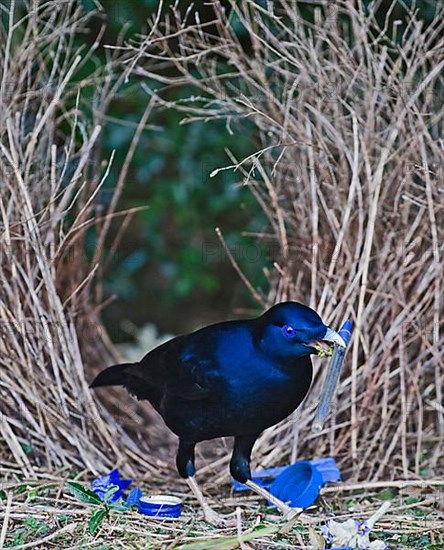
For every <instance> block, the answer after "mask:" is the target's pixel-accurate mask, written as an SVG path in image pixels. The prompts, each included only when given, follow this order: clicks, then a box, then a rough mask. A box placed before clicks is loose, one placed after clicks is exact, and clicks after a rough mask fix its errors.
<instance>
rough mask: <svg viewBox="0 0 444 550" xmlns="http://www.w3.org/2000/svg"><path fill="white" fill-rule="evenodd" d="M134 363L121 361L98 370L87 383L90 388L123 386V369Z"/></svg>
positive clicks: (124, 377)
mask: <svg viewBox="0 0 444 550" xmlns="http://www.w3.org/2000/svg"><path fill="white" fill-rule="evenodd" d="M133 365H134V363H121V364H120V365H113V366H112V367H108V368H107V369H105V370H103V371H102V372H100V373H99V374H98V375H97V376H96V377H95V378H94V380H93V381H92V382H91V384H90V385H89V387H90V388H99V387H100V386H124V385H125V384H126V382H127V375H126V373H125V370H126V369H127V368H128V367H132V366H133Z"/></svg>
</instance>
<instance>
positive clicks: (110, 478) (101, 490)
mask: <svg viewBox="0 0 444 550" xmlns="http://www.w3.org/2000/svg"><path fill="white" fill-rule="evenodd" d="M113 485H115V486H117V487H118V490H117V491H116V492H115V493H113V494H112V495H111V496H110V497H109V501H110V502H113V501H115V500H118V499H119V498H120V497H123V491H124V490H125V489H126V488H127V487H128V486H129V485H131V480H130V479H120V473H119V470H118V469H117V468H116V469H115V470H113V471H112V472H110V473H109V474H107V475H106V476H102V477H98V478H96V479H94V480H93V481H91V490H92V491H93V492H94V493H95V494H96V495H97V496H98V497H99V498H100V499H101V500H105V496H106V494H107V492H108V491H109V490H110V489H111V487H112V486H113Z"/></svg>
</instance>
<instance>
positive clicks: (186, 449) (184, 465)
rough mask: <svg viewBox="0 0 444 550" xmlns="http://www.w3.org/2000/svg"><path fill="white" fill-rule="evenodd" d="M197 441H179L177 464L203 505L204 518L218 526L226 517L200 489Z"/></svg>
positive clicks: (180, 472)
mask: <svg viewBox="0 0 444 550" xmlns="http://www.w3.org/2000/svg"><path fill="white" fill-rule="evenodd" d="M195 445H196V443H195V442H188V441H182V440H180V441H179V449H178V451H177V457H176V465H177V469H178V471H179V474H180V475H181V476H182V477H183V478H185V481H186V482H187V484H188V486H189V488H190V489H191V491H192V493H193V495H194V496H195V497H196V498H197V501H198V502H199V504H200V505H201V506H202V510H203V513H204V519H205V521H207V522H208V523H211V524H212V525H215V526H218V525H222V524H223V523H224V518H223V517H221V516H219V514H218V513H217V512H216V511H215V510H213V509H212V508H211V506H210V505H209V504H208V502H207V501H206V500H205V497H204V496H203V494H202V491H201V490H200V487H199V485H198V484H197V481H196V478H195V473H196V469H195V467H194V447H195Z"/></svg>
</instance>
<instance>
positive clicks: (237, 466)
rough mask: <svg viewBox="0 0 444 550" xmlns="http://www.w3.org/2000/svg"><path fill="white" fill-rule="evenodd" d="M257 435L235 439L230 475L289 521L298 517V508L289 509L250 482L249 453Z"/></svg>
mask: <svg viewBox="0 0 444 550" xmlns="http://www.w3.org/2000/svg"><path fill="white" fill-rule="evenodd" d="M259 435H260V433H257V434H252V435H242V436H237V437H236V438H235V440H234V449H233V456H232V457H231V462H230V472H231V475H232V476H233V477H234V479H236V480H237V481H240V482H241V483H244V484H245V485H247V487H249V488H250V489H251V490H252V491H254V492H255V493H257V494H258V495H260V496H261V497H263V498H265V499H267V500H269V501H270V502H271V503H273V504H274V505H275V506H276V508H277V509H278V510H279V511H280V512H282V513H283V514H284V516H285V518H286V519H291V518H292V517H294V516H296V515H298V514H299V512H300V511H301V510H300V509H298V508H291V506H288V504H285V502H282V500H280V499H278V498H276V497H275V496H273V495H272V494H271V493H270V492H269V491H267V490H266V489H264V488H263V487H260V486H259V485H257V483H254V481H252V480H251V471H250V457H251V451H252V449H253V445H254V443H255V442H256V439H257V438H258V437H259Z"/></svg>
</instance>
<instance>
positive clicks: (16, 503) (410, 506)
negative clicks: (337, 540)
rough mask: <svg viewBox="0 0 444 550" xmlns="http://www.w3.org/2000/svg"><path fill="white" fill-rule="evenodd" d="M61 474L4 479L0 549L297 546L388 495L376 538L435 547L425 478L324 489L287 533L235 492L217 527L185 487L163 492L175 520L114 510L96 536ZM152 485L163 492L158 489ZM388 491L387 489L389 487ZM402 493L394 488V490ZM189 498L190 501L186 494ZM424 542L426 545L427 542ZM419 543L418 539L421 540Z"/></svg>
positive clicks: (436, 516) (438, 507) (436, 494)
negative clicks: (176, 511)
mask: <svg viewBox="0 0 444 550" xmlns="http://www.w3.org/2000/svg"><path fill="white" fill-rule="evenodd" d="M66 480H67V477H66V475H63V474H62V475H60V473H57V472H55V473H54V474H53V475H51V476H44V477H42V478H41V479H39V480H37V481H33V482H28V483H24V482H16V483H9V484H6V485H5V491H6V493H7V498H5V500H3V501H2V504H3V505H2V506H1V508H0V520H1V523H2V525H3V528H2V530H1V535H0V548H1V547H2V544H4V547H5V548H6V547H12V548H17V550H18V549H19V548H20V549H23V550H24V549H25V548H32V547H40V548H42V547H44V548H50V547H55V548H62V547H63V548H72V549H75V548H83V547H88V548H100V549H101V550H105V549H106V550H108V549H109V550H112V549H113V550H114V549H115V548H162V549H165V550H166V549H169V548H182V549H184V550H209V549H213V550H216V549H217V550H228V549H230V548H238V547H239V548H243V549H244V550H248V549H252V548H255V549H258V550H265V549H286V548H288V549H290V548H291V549H302V548H311V549H313V548H319V546H315V542H314V540H315V539H314V535H313V533H317V532H319V531H318V529H319V527H320V525H321V524H323V523H325V521H326V520H327V519H328V518H329V517H331V514H332V512H334V514H335V519H336V520H337V521H345V520H346V519H348V518H349V517H350V513H353V516H354V517H355V518H361V519H368V518H369V517H370V516H371V515H372V514H373V513H374V512H375V511H376V510H377V509H378V508H379V506H380V505H381V502H382V501H384V500H386V499H388V498H390V499H391V501H392V502H391V507H390V509H389V511H388V512H387V513H386V514H385V515H384V517H383V518H382V519H380V520H379V521H378V522H377V524H376V527H375V530H374V536H373V538H376V539H379V540H385V541H387V542H389V543H390V544H391V545H392V547H394V548H418V543H419V546H420V547H422V548H426V547H427V548H431V549H432V548H433V549H435V548H440V545H441V544H443V543H444V539H443V536H442V530H441V525H442V519H443V511H444V510H443V508H442V505H443V502H442V500H440V498H442V492H440V491H439V487H436V486H433V485H428V484H427V482H425V483H422V484H421V486H420V487H415V486H414V484H412V485H409V483H404V484H403V486H402V490H400V491H399V489H400V487H395V488H393V487H390V484H388V485H389V486H388V487H385V484H384V483H381V484H380V485H381V486H380V487H349V488H347V487H345V488H342V492H340V491H339V490H338V488H329V489H326V490H325V491H326V492H325V497H326V498H324V499H321V500H320V501H319V503H318V504H317V506H313V507H312V508H311V509H310V518H311V522H310V523H309V524H305V525H301V524H299V525H297V526H296V528H293V529H292V530H291V531H290V532H286V527H287V524H286V522H285V521H284V520H283V519H282V517H281V516H279V515H275V511H274V510H273V509H270V508H266V507H263V506H259V504H258V503H257V499H256V497H255V496H239V495H234V496H232V497H227V498H225V499H223V501H221V500H220V498H219V497H218V498H217V499H216V500H215V503H214V504H215V506H216V508H217V509H218V510H219V511H221V512H222V513H225V514H232V516H231V517H233V520H234V521H233V525H232V526H231V527H226V528H223V529H215V528H214V527H211V526H210V525H208V524H206V523H204V522H202V521H200V520H199V519H197V517H196V512H195V510H196V506H197V503H196V502H195V501H192V500H191V499H190V495H189V493H188V492H187V493H183V490H184V486H183V485H182V487H178V488H177V490H172V487H171V484H169V486H168V488H167V490H168V492H169V493H172V494H175V495H176V496H179V497H181V498H183V499H184V500H185V504H184V510H183V514H182V516H181V517H180V519H178V520H176V521H166V522H165V521H164V522H160V521H156V520H151V519H149V518H147V517H144V516H141V515H139V514H137V513H135V512H126V513H122V512H117V511H111V514H110V516H109V518H108V519H107V520H105V521H104V522H103V523H102V524H101V526H100V528H99V529H98V531H97V532H96V533H95V534H91V533H89V531H88V521H89V518H90V515H91V507H90V506H87V505H84V504H82V503H80V502H79V501H75V500H74V499H73V497H71V496H70V495H69V494H67V492H66V491H64V490H63V487H64V485H63V484H64V481H66ZM150 489H152V487H150ZM157 490H162V488H161V487H158V488H157ZM390 490H391V491H392V492H389V491H390ZM398 491H399V492H398ZM187 498H188V499H189V500H187ZM424 537H427V540H428V541H429V546H427V543H425V542H424V540H425V538H424ZM421 541H422V543H421Z"/></svg>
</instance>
